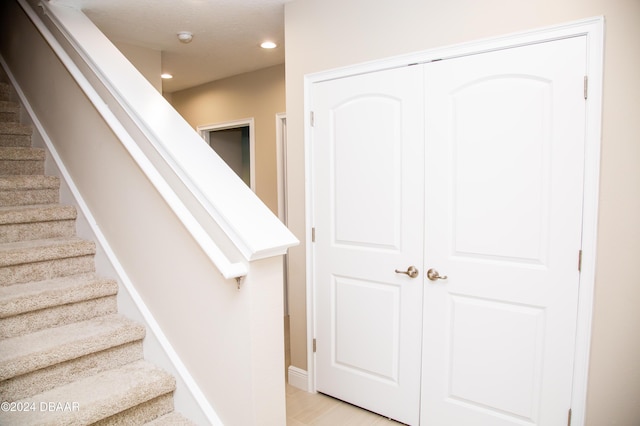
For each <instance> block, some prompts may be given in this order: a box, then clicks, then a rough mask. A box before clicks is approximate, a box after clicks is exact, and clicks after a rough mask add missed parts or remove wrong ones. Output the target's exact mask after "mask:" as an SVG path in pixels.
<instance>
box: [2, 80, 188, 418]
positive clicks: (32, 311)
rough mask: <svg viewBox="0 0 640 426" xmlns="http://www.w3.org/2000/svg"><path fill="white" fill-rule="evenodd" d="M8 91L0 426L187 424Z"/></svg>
mask: <svg viewBox="0 0 640 426" xmlns="http://www.w3.org/2000/svg"><path fill="white" fill-rule="evenodd" d="M13 98H14V97H13V96H12V88H11V86H9V85H8V84H5V83H0V402H1V404H2V406H1V410H0V425H7V426H14V425H16V426H19V425H38V426H42V425H52V426H53V425H55V426H58V425H90V424H92V425H145V424H148V425H156V426H158V425H160V426H161V425H193V423H192V422H191V421H189V420H187V419H186V418H185V417H184V416H182V415H181V414H179V413H176V412H175V411H174V407H173V392H174V390H175V379H174V378H173V377H172V376H171V375H169V374H168V373H166V372H164V371H163V370H161V369H159V368H158V367H156V366H154V365H152V364H150V363H149V362H147V361H145V360H144V359H143V351H142V340H143V338H144V335H145V328H144V327H143V326H142V325H140V324H137V323H135V322H133V321H131V320H129V319H128V318H126V317H124V316H122V315H119V314H118V309H117V303H116V294H117V292H118V284H117V282H116V281H114V280H112V279H109V278H104V277H100V276H98V275H97V274H96V272H95V261H94V255H95V243H94V242H93V241H86V240H83V239H80V238H78V237H77V236H76V234H75V220H76V210H75V208H73V207H71V206H63V205H60V204H59V201H58V200H59V187H60V181H59V179H58V178H57V177H53V176H44V160H45V151H44V150H43V149H40V148H33V147H32V146H31V132H32V129H31V128H30V127H29V126H24V125H22V124H20V122H19V116H20V106H19V104H18V103H16V102H13V101H12V99H13Z"/></svg>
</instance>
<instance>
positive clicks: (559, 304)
mask: <svg viewBox="0 0 640 426" xmlns="http://www.w3.org/2000/svg"><path fill="white" fill-rule="evenodd" d="M585 46H586V45H585V40H584V37H575V38H568V39H563V40H558V41H553V42H546V43H539V44H532V45H528V46H524V47H517V48H510V49H504V50H498V51H493V52H488V53H483V54H478V55H471V56H465V57H460V58H455V59H447V60H442V61H437V62H431V63H427V64H421V65H413V66H406V67H402V68H396V69H392V70H385V71H381V72H375V73H369V74H362V75H357V76H351V77H348V78H341V79H335V80H330V81H325V82H320V83H316V84H314V86H313V88H312V92H311V99H312V110H313V113H314V127H313V130H312V135H313V136H312V144H313V145H312V146H313V148H312V149H313V151H312V158H313V161H312V164H313V171H312V180H313V226H314V228H315V231H314V232H315V242H314V243H313V265H314V269H313V281H314V291H315V294H314V300H315V328H316V330H315V339H316V344H317V345H316V346H317V347H316V363H315V371H316V388H317V390H318V391H319V392H323V393H326V394H329V395H332V396H335V397H337V398H339V399H342V400H345V401H347V402H350V403H352V404H355V405H357V406H361V407H363V408H366V409H369V410H371V411H374V412H377V413H380V414H383V415H385V416H387V417H390V418H393V419H396V420H398V421H400V422H403V423H407V424H411V425H417V424H422V425H437V426H439V425H491V426H495V425H525V424H526V425H530V424H536V425H537V424H541V425H556V424H566V422H567V414H568V410H569V408H570V400H571V388H572V373H573V359H574V342H575V330H576V313H577V303H578V286H579V270H578V262H579V251H580V248H581V224H582V194H583V189H582V183H583V160H584V139H585V138H584V128H585V99H584V95H583V77H584V75H585V64H586V58H585V55H586V53H585V51H586V48H585ZM428 270H431V273H430V274H429V275H430V277H429V276H428V273H427V272H428ZM414 271H417V275H416V272H414Z"/></svg>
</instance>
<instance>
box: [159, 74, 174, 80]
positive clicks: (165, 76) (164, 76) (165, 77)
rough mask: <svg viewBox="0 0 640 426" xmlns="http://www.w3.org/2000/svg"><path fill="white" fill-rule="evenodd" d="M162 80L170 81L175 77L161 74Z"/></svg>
mask: <svg viewBox="0 0 640 426" xmlns="http://www.w3.org/2000/svg"><path fill="white" fill-rule="evenodd" d="M160 78H163V79H165V80H168V79H170V78H173V76H172V75H171V74H169V73H164V74H161V75H160Z"/></svg>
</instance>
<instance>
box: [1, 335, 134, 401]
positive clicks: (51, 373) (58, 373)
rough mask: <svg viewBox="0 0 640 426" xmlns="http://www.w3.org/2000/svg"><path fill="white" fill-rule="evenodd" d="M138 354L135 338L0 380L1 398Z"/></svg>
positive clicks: (91, 372)
mask: <svg viewBox="0 0 640 426" xmlns="http://www.w3.org/2000/svg"><path fill="white" fill-rule="evenodd" d="M142 357H143V349H142V341H141V340H138V341H135V342H131V343H127V344H125V345H121V346H116V347H114V348H110V349H107V350H104V351H101V352H96V353H93V354H90V355H86V356H83V357H80V358H76V359H73V360H71V361H67V362H64V363H61V364H56V365H53V366H51V367H47V368H42V369H40V370H37V371H34V372H32V373H28V374H23V375H21V376H18V377H14V378H12V379H9V380H5V381H2V382H0V395H2V398H3V400H4V401H16V400H19V399H23V398H28V397H30V396H32V395H36V394H38V393H41V392H45V391H48V390H50V389H53V388H55V387H57V386H62V385H65V384H67V383H71V382H73V381H75V380H80V379H83V378H86V377H89V376H92V375H94V374H97V373H100V372H102V371H106V370H110V369H112V368H118V367H121V366H123V365H125V364H128V363H130V362H134V361H138V360H141V359H142Z"/></svg>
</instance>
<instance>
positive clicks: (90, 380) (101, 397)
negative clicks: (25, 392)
mask: <svg viewBox="0 0 640 426" xmlns="http://www.w3.org/2000/svg"><path fill="white" fill-rule="evenodd" d="M174 390H175V379H174V378H173V377H172V376H171V375H169V374H168V373H166V372H165V371H163V370H162V369H160V368H158V367H155V366H154V365H152V364H150V363H148V362H146V361H136V362H132V363H130V364H126V365H124V366H122V367H119V368H115V369H112V370H107V371H104V372H101V373H98V374H96V375H93V376H90V377H87V378H84V379H81V380H78V381H75V382H72V383H69V384H67V385H63V386H60V387H57V388H54V389H52V390H50V391H46V392H43V393H41V394H38V395H34V396H32V397H30V398H27V399H25V400H23V401H24V402H27V401H28V402H29V403H34V404H35V408H36V409H35V412H29V413H20V412H9V413H0V424H17V423H16V422H19V424H21V425H58V424H63V423H62V422H63V421H65V420H66V421H68V420H69V415H70V411H72V412H73V416H74V423H73V424H90V423H94V422H96V421H99V420H102V419H105V418H108V417H110V416H112V415H113V414H116V413H118V412H121V411H124V410H126V409H128V408H131V407H134V406H136V405H138V404H141V403H143V402H146V401H149V400H151V399H153V398H156V397H158V396H160V395H164V394H167V393H170V392H173V391H174ZM50 402H54V403H60V404H63V405H62V406H60V407H59V408H65V403H67V404H68V405H67V406H66V408H68V411H64V410H63V409H61V410H56V409H55V408H56V407H55V406H54V407H51V408H52V409H50V410H47V409H46V408H47V407H48V405H47V404H48V403H50ZM42 403H44V404H45V405H44V406H43V407H44V408H45V409H41V404H42ZM64 424H66V423H64Z"/></svg>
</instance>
